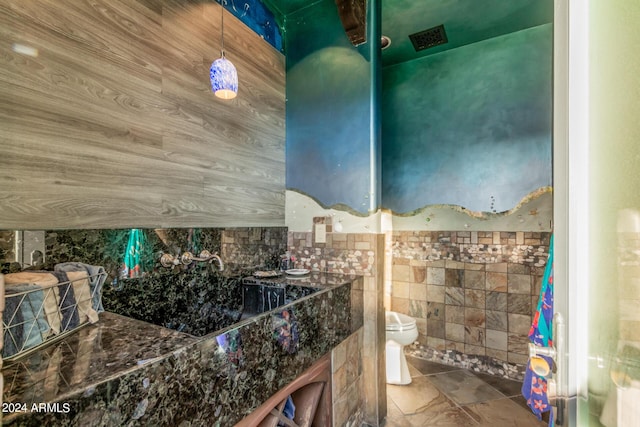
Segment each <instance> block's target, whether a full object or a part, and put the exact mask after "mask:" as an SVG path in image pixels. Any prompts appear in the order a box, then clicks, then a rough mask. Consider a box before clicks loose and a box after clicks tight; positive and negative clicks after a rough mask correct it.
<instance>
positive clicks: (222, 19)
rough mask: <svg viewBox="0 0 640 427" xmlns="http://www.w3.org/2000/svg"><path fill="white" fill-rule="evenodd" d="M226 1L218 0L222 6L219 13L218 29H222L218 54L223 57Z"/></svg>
mask: <svg viewBox="0 0 640 427" xmlns="http://www.w3.org/2000/svg"><path fill="white" fill-rule="evenodd" d="M225 3H226V1H225V0H220V6H222V13H221V18H220V19H221V25H220V30H221V31H222V36H221V37H220V40H221V45H222V48H221V50H220V55H221V56H222V57H223V58H224V4H225Z"/></svg>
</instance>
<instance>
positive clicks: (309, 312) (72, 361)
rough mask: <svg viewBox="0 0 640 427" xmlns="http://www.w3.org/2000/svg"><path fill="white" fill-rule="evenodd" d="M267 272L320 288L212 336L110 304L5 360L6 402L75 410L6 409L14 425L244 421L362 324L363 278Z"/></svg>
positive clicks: (278, 280) (280, 279) (280, 281)
mask: <svg viewBox="0 0 640 427" xmlns="http://www.w3.org/2000/svg"><path fill="white" fill-rule="evenodd" d="M259 280H260V283H262V282H264V283H269V284H271V285H273V284H281V285H293V286H310V287H313V288H320V289H319V290H318V291H317V292H315V293H313V294H311V295H308V296H306V297H304V298H301V299H300V300H297V301H294V302H292V303H290V304H287V305H286V306H283V307H278V309H276V310H273V311H271V312H266V313H263V314H260V315H258V316H256V317H254V318H252V319H247V320H245V321H242V322H240V323H238V324H235V325H232V326H230V327H228V328H224V329H221V330H220V331H216V332H213V333H211V334H209V335H205V336H203V337H195V336H191V335H188V334H185V333H181V332H177V331H174V330H171V329H167V328H164V327H161V326H156V325H152V324H149V323H146V322H143V321H139V320H134V319H131V318H128V317H124V316H120V315H117V314H113V313H109V312H104V313H101V314H100V321H99V322H98V323H97V324H95V325H89V326H86V327H84V328H81V329H80V330H79V331H77V332H76V333H74V334H72V335H70V336H68V337H66V338H64V339H63V340H61V341H59V342H57V343H54V344H52V345H50V346H48V347H46V348H44V349H41V350H39V351H37V352H35V353H33V354H31V355H28V356H26V357H24V358H22V359H20V360H19V361H17V362H14V363H12V364H9V365H5V366H4V367H3V369H2V374H3V376H4V402H19V403H26V404H28V405H31V403H41V402H62V403H64V404H66V405H69V407H70V408H71V410H70V411H69V412H64V411H63V412H56V411H46V412H37V413H33V412H31V413H9V414H8V413H5V414H3V415H4V420H3V421H4V424H7V423H8V425H21V426H30V425H34V426H35V425H57V426H75V425H87V426H105V427H106V426H112V425H132V426H133V425H144V426H147V425H148V426H151V425H153V426H173V425H179V424H181V423H183V422H188V423H191V424H190V425H219V426H230V425H234V424H235V423H236V422H238V421H239V420H240V419H242V418H243V417H244V416H246V415H247V414H249V413H251V411H253V410H254V409H255V408H257V407H258V406H259V405H260V404H261V403H262V402H264V401H265V400H266V399H267V398H268V397H270V396H271V395H272V394H273V393H275V392H276V391H277V390H279V389H280V388H281V387H283V386H284V385H286V384H288V383H289V382H290V381H292V380H293V379H295V378H296V377H297V376H298V375H300V374H301V373H302V372H303V371H304V370H305V369H306V368H308V367H309V366H311V364H312V363H313V362H314V361H316V360H318V359H319V358H320V357H321V356H323V355H325V354H326V353H327V352H328V351H330V350H331V349H332V348H333V347H335V346H336V345H337V344H338V343H340V342H341V341H342V340H344V339H345V338H347V337H348V336H349V335H350V334H352V333H353V332H354V331H355V330H357V329H358V328H359V327H361V326H362V298H361V290H362V287H361V285H362V283H361V280H359V279H357V278H355V277H353V276H347V275H334V274H324V273H319V272H311V273H309V274H307V275H304V276H295V277H291V276H285V275H282V276H278V277H275V278H261V279H259ZM354 283H358V285H357V286H354ZM358 295H360V296H358ZM201 423H202V424H201Z"/></svg>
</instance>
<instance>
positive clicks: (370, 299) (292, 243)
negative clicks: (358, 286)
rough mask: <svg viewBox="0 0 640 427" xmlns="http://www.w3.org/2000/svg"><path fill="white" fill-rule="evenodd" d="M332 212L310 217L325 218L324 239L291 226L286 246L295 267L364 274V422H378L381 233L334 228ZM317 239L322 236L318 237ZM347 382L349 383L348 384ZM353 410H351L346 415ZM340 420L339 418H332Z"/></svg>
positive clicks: (382, 404) (382, 397)
mask: <svg viewBox="0 0 640 427" xmlns="http://www.w3.org/2000/svg"><path fill="white" fill-rule="evenodd" d="M330 220H331V219H330V218H329V217H327V218H324V217H319V218H314V224H319V223H322V224H325V225H326V230H327V233H326V235H325V236H324V237H325V239H326V241H325V242H324V243H317V240H318V239H317V236H316V235H315V232H289V238H288V250H289V251H290V253H291V255H292V256H293V257H295V259H296V261H295V265H294V266H295V268H308V269H312V270H319V271H323V272H328V273H343V274H354V275H357V276H362V278H363V292H362V294H363V307H364V326H363V332H362V333H363V339H362V346H361V349H362V353H361V354H362V370H363V377H364V379H363V393H364V399H363V405H364V407H363V408H362V409H363V410H364V422H365V423H367V424H369V425H372V426H377V425H380V424H381V423H382V422H383V420H384V418H385V417H386V413H387V406H386V382H385V368H384V366H385V358H384V345H385V324H384V322H385V319H384V302H383V300H384V286H383V276H382V272H383V270H384V264H383V261H384V237H385V236H384V234H371V233H336V232H333V231H332V228H331V223H330ZM320 240H321V239H320ZM347 386H349V384H347ZM351 415H353V414H350V416H351ZM336 425H342V424H336Z"/></svg>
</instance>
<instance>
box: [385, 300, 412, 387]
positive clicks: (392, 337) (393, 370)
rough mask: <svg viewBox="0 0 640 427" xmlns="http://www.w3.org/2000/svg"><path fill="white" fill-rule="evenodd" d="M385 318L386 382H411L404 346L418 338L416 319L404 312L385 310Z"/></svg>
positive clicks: (403, 383)
mask: <svg viewBox="0 0 640 427" xmlns="http://www.w3.org/2000/svg"><path fill="white" fill-rule="evenodd" d="M385 318H386V338H387V344H386V359H387V383H388V384H399V385H406V384H410V383H411V374H409V367H408V366H407V358H406V357H405V355H404V346H405V345H409V344H411V343H413V342H414V341H415V340H416V338H418V327H417V326H416V319H414V318H413V317H410V316H407V315H406V314H402V313H396V312H395V311H387V312H386V313H385Z"/></svg>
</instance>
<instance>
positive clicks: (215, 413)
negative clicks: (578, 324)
mask: <svg viewBox="0 0 640 427" xmlns="http://www.w3.org/2000/svg"><path fill="white" fill-rule="evenodd" d="M222 3H224V6H221V2H219V1H217V0H211V1H204V0H162V1H146V0H145V1H143V0H101V1H99V2H92V3H80V2H64V3H61V2H58V1H53V0H46V1H37V2H36V1H35V0H27V1H24V0H23V1H13V0H11V1H8V2H4V3H3V4H2V5H1V6H0V19H1V20H2V21H1V22H2V26H1V27H2V28H3V29H2V31H3V33H4V36H5V37H4V38H5V39H6V40H9V43H8V44H6V45H4V46H3V47H2V49H3V54H4V55H3V58H2V59H1V61H2V67H1V68H2V71H3V77H2V78H3V81H4V82H5V83H6V84H3V85H2V88H1V89H0V100H1V101H2V105H3V106H2V118H1V119H0V120H2V127H3V129H5V130H6V131H5V136H4V138H3V143H2V145H1V146H0V157H1V158H2V159H3V173H2V174H1V175H2V176H1V177H0V180H1V182H2V186H1V187H0V198H1V199H2V200H3V203H2V206H1V207H0V260H2V273H3V274H5V278H7V282H6V284H5V288H6V289H7V292H9V289H10V281H9V278H11V280H14V279H13V278H14V277H20V276H12V275H20V274H27V275H28V274H31V273H32V272H39V273H38V274H49V273H50V272H53V271H55V272H56V274H59V273H60V271H62V270H64V269H65V268H71V267H70V266H76V267H77V266H78V265H82V266H83V268H84V267H86V266H89V267H94V268H95V270H92V271H91V272H89V271H88V270H87V272H88V273H89V274H90V277H89V279H87V283H86V284H85V285H83V286H86V289H89V291H90V293H91V297H90V298H88V299H87V300H85V302H87V301H89V302H88V304H89V305H90V307H88V308H87V312H88V313H89V314H87V316H86V318H87V320H86V321H85V322H80V323H84V324H80V325H78V326H77V327H76V328H69V330H68V331H67V332H66V334H65V335H60V336H56V337H52V338H53V339H52V340H49V339H48V338H47V339H46V340H43V341H47V342H42V343H41V344H40V345H36V346H35V349H31V350H30V351H25V354H24V355H22V354H19V355H18V356H19V357H15V354H11V353H10V351H9V350H10V348H11V345H8V344H11V342H12V340H13V343H14V344H15V337H11V336H7V334H6V333H5V335H4V349H3V350H4V351H3V358H4V359H7V360H4V361H3V370H2V374H3V375H2V378H1V379H2V381H3V405H4V404H10V405H11V408H13V409H14V410H13V411H11V413H3V417H4V421H3V422H4V423H5V424H6V425H96V426H97V425H181V424H180V423H183V424H182V425H221V426H227V425H239V426H255V425H261V426H262V425H274V426H275V425H278V423H280V425H315V426H325V425H334V426H360V425H369V426H383V425H386V426H419V425H420V426H423V425H451V426H459V425H485V424H497V425H501V424H504V425H520V426H536V425H546V424H547V423H548V421H549V413H545V414H543V417H542V418H543V420H542V421H540V420H538V419H537V418H536V416H535V415H534V414H533V413H532V411H531V410H530V408H529V407H527V403H526V399H525V398H524V397H523V396H522V395H521V391H520V387H521V386H522V383H523V381H524V378H525V373H526V369H525V368H526V366H527V363H528V360H529V342H530V341H529V337H528V334H529V330H530V328H531V325H532V322H533V321H534V319H535V318H536V313H537V312H538V308H539V301H540V295H541V290H542V283H543V277H545V274H546V270H547V269H548V268H547V267H548V266H549V255H550V244H551V241H552V231H553V228H554V227H553V225H554V224H553V219H554V198H553V197H554V195H553V192H552V185H553V184H554V183H553V161H552V158H553V154H554V146H553V143H552V140H553V125H552V122H553V120H552V117H553V84H552V83H553V79H554V77H553V66H552V64H553V47H554V46H553V37H554V28H553V26H554V25H553V20H554V2H553V1H552V0H523V1H520V2H507V1H501V0H493V1H491V2H489V3H490V5H488V4H487V2H482V4H479V3H480V2H475V1H472V0H456V1H451V2H439V1H435V0H433V1H432V0H429V1H426V0H425V1H418V2H406V1H401V0H393V1H391V0H388V1H383V2H378V1H368V2H367V1H365V0H360V1H347V0H335V1H334V0H315V1H306V0H237V1H234V0H228V1H225V0H223V1H222ZM223 7H224V11H223ZM410 36H413V37H410ZM222 43H223V45H222ZM221 50H223V51H224V53H223V54H222V56H224V57H226V59H228V60H229V61H231V62H232V63H233V64H234V65H235V67H236V69H237V76H238V87H237V96H236V97H234V98H233V99H219V98H216V97H215V96H214V94H213V92H212V89H211V84H210V80H209V77H208V74H207V70H208V69H209V68H210V66H211V64H212V62H213V61H214V60H216V59H217V58H219V57H220V56H221ZM45 166H46V167H45ZM65 266H66V267H65ZM287 268H288V269H289V270H291V271H290V272H289V273H287V271H286V269H287ZM42 271H45V272H47V273H42ZM294 272H295V273H294ZM298 272H299V274H300V275H299V276H298V275H297V273H298ZM91 273H95V275H91ZM67 274H71V273H70V272H68V273H67ZM49 276H50V274H49ZM49 276H47V277H49ZM267 276H270V277H267ZM24 277H27V276H24ZM56 277H58V276H56ZM67 277H68V278H69V280H71V276H67ZM56 283H57V282H56ZM60 283H62V281H60ZM52 289H57V288H56V287H55V286H54V288H52ZM60 289H62V288H60ZM73 289H76V288H75V285H74V286H73ZM83 289H85V288H83ZM56 292H58V291H56ZM9 300H10V298H5V300H4V304H3V307H4V313H5V317H4V324H5V325H4V326H5V330H6V329H7V327H8V326H11V324H12V322H16V320H15V318H11V319H7V313H8V307H10V305H11V304H9ZM45 300H46V298H45ZM77 305H78V307H79V306H80V300H78V303H77ZM42 306H43V311H45V314H48V313H46V309H44V306H45V304H44V303H43V305H42ZM103 310H104V311H103ZM36 311H37V310H36ZM14 312H16V313H17V310H16V309H15V307H14ZM81 314H82V313H81ZM92 316H95V318H94V317H92ZM36 323H37V319H36V321H34V324H36ZM400 324H404V328H405V329H406V327H407V325H408V326H409V329H410V330H411V332H410V334H402V337H401V336H400V335H401V334H400V332H403V327H402V326H401V325H400ZM58 328H60V326H58ZM52 329H53V327H52ZM63 329H64V328H63ZM27 335H28V337H30V336H31V335H30V334H27ZM391 336H393V339H388V338H389V337H391ZM8 338H9V339H8ZM405 340H406V341H405ZM49 341H50V342H49ZM8 347H9V350H8ZM14 347H15V346H14ZM14 350H15V348H14ZM25 350H29V349H25ZM405 363H407V364H406V365H405ZM318 384H320V386H318ZM310 396H311V397H310ZM42 402H45V403H46V402H50V403H51V406H48V407H45V408H44V409H42V410H40V411H38V410H37V407H36V410H33V409H31V408H32V407H31V405H32V404H33V403H36V404H39V403H42ZM296 402H297V403H296ZM309 402H312V403H309ZM291 403H293V404H294V405H295V406H296V408H297V409H296V414H297V415H296V418H295V420H296V422H297V423H295V424H294V423H293V421H292V420H291V419H292V418H293V416H291V417H289V415H288V413H287V408H289V405H290V404H291ZM23 404H27V406H26V408H28V410H24V408H23V407H22V406H21V405H23ZM54 404H55V405H54ZM274 411H275V412H274ZM3 412H4V411H3ZM594 425H598V424H594ZM603 425H607V424H606V423H605V422H603Z"/></svg>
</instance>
